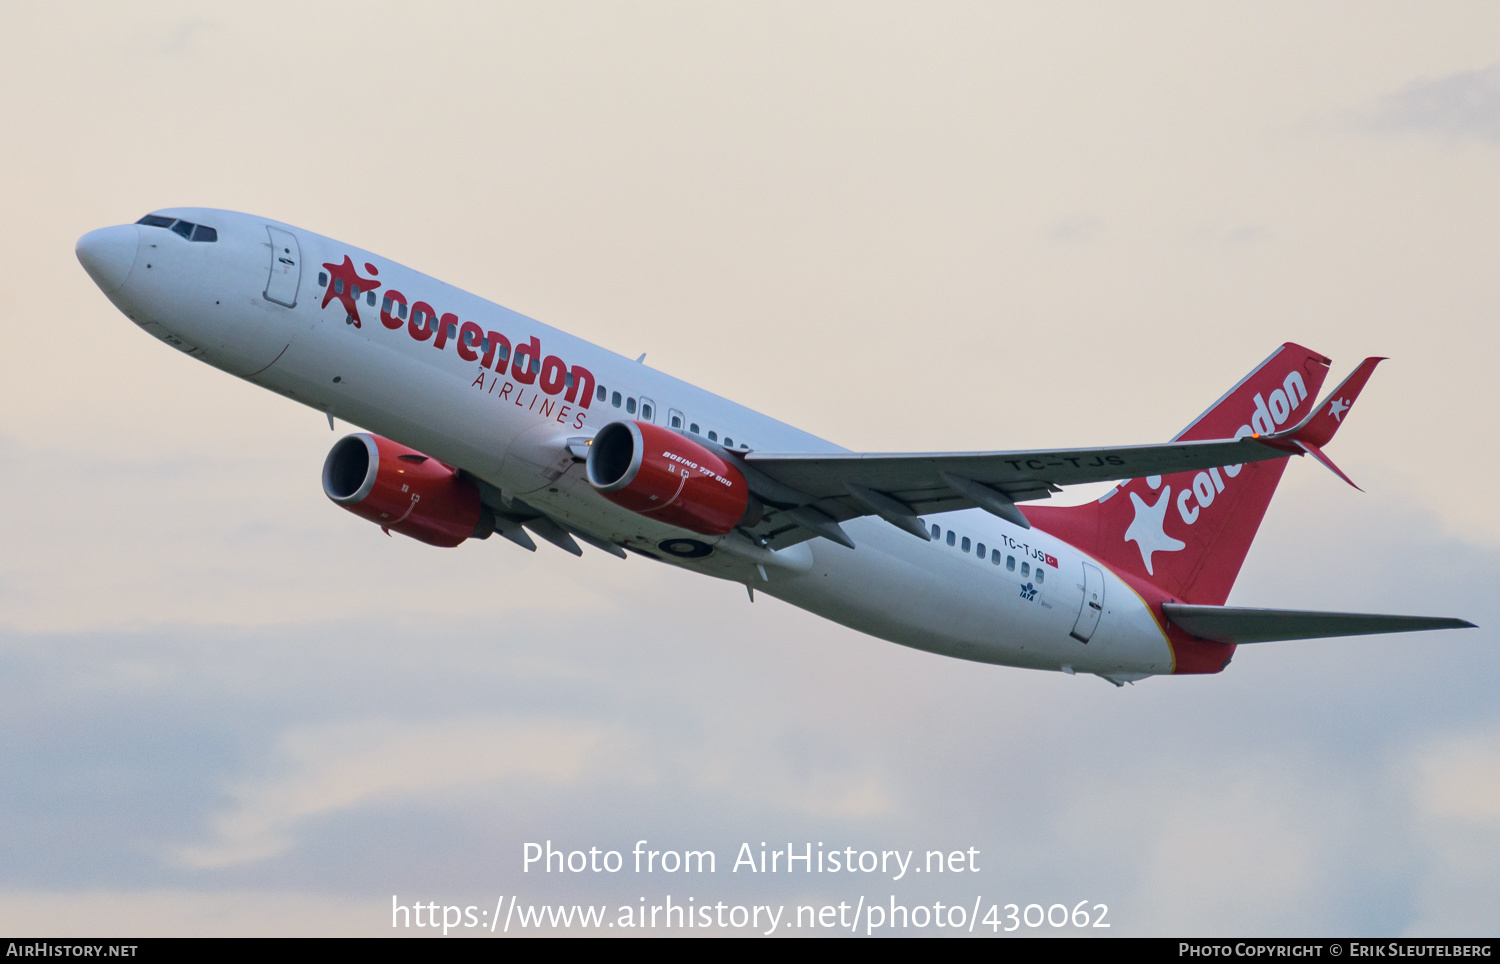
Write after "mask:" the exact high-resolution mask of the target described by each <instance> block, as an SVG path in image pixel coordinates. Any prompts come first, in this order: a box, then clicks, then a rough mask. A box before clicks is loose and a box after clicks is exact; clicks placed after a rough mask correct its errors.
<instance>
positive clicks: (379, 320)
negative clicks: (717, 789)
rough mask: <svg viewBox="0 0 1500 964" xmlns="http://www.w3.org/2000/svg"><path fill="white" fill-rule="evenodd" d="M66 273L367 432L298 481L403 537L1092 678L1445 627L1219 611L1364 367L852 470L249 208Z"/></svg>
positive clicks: (852, 460) (820, 445) (137, 316)
mask: <svg viewBox="0 0 1500 964" xmlns="http://www.w3.org/2000/svg"><path fill="white" fill-rule="evenodd" d="M78 259H79V260H80V261H81V262H82V263H83V266H84V268H85V269H86V270H87V271H88V273H89V276H90V277H91V278H93V280H94V282H95V283H96V284H97V285H98V286H99V288H100V289H101V290H102V291H103V292H104V294H105V295H106V296H107V297H108V298H109V300H110V301H112V302H113V303H114V304H115V306H116V307H118V308H119V309H120V310H121V311H122V312H124V313H125V315H126V316H127V317H128V318H130V320H131V321H133V322H135V323H136V324H137V325H139V326H140V327H141V328H143V329H144V330H145V331H147V332H149V333H151V334H152V335H154V336H156V337H157V338H159V339H161V340H162V341H165V342H166V343H168V344H169V345H171V346H173V347H174V348H176V349H178V350H179V351H182V352H186V353H187V354H189V355H192V356H194V357H195V358H199V359H202V360H203V361H205V362H207V363H208V364H210V365H213V366H214V367H216V368H220V369H222V370H224V371H226V372H229V373H230V374H232V375H236V376H238V377H240V378H244V379H247V380H249V381H251V382H254V383H255V384H257V385H260V386H262V387H264V388H268V389H270V390H271V391H274V392H278V393H280V394H282V395H285V396H287V397H288V398H290V399H293V400H294V401H298V402H301V403H302V404H304V405H308V406H311V407H312V408H315V409H317V410H319V411H321V412H325V413H327V415H328V418H329V424H330V425H332V423H333V417H334V416H335V415H336V416H338V417H339V418H341V419H344V420H345V421H348V422H351V423H353V424H356V425H361V426H364V427H365V428H366V429H368V431H365V432H359V433H356V434H353V435H349V436H347V437H345V438H342V439H340V440H339V441H338V442H337V443H335V444H334V446H333V449H332V451H330V452H329V454H328V458H327V460H326V461H325V462H324V464H323V490H324V491H325V492H326V493H327V495H328V497H329V498H330V499H331V500H333V501H334V502H335V503H337V504H338V505H340V506H343V507H344V508H346V509H348V510H349V511H350V512H353V513H354V514H355V515H358V516H360V517H362V518H364V519H367V520H369V521H370V522H373V523H375V524H376V525H378V526H380V527H381V528H383V529H385V530H386V532H387V533H389V532H393V531H394V532H399V533H401V534H402V535H405V536H410V537H411V538H413V539H418V540H420V541H422V542H426V543H428V544H430V545H434V546H456V545H458V544H459V543H461V542H463V541H464V540H466V539H484V538H488V537H489V536H490V535H492V534H498V535H500V536H503V537H504V538H506V539H508V540H510V541H511V542H514V543H517V544H519V545H521V546H524V547H525V548H527V549H535V548H536V545H535V543H534V542H533V541H532V537H533V536H535V537H537V538H540V539H543V540H545V541H547V542H550V543H552V544H554V545H556V546H559V547H561V548H562V549H565V550H566V551H568V552H571V553H573V554H575V555H577V554H581V552H582V549H581V548H580V547H579V545H578V544H579V543H580V542H582V543H585V544H587V545H590V546H593V547H595V548H597V549H600V550H602V551H604V552H608V553H611V554H613V555H616V556H619V557H621V558H624V557H625V555H626V552H627V551H629V552H633V553H636V554H639V555H642V556H646V557H649V558H651V559H655V560H658V561H661V562H665V563H669V564H671V565H674V566H680V567H682V568H684V569H690V570H693V571H695V572H699V573H703V574H704V575H709V576H716V577H718V578H720V579H729V580H733V581H736V582H740V583H744V584H745V585H746V586H748V587H750V588H751V597H752V598H753V597H754V590H757V589H759V590H761V591H762V592H765V593H767V594H769V595H772V596H776V597H778V598H780V599H783V600H785V601H787V602H789V603H791V604H793V605H795V606H799V607H801V608H803V609H806V610H809V611H810V612H814V613H817V614H818V615H820V616H824V617H826V618H828V619H832V620H834V621H836V622H839V623H842V624H844V625H845V626H849V627H852V628H854V629H858V630H860V631H862V632H865V633H869V634H870V635H872V636H878V637H880V638H882V639H887V640H890V641H892V642H896V643H900V644H902V645H905V646H912V647H916V648H917V649H924V650H929V651H931V652H934V653H942V654H945V655H948V656H956V657H959V658H962V659H970V660H977V661H979V662H985V663H1001V664H1005V665H1009V666H1023V667H1030V668H1032V669H1047V670H1061V671H1063V672H1065V673H1085V672H1086V673H1093V674H1096V675H1098V676H1102V677H1103V678H1105V679H1107V680H1109V681H1111V682H1113V683H1116V684H1121V683H1123V682H1125V681H1130V680H1137V679H1141V678H1144V677H1146V676H1152V675H1156V674H1161V673H1216V672H1218V671H1219V670H1221V669H1223V668H1224V667H1225V666H1226V665H1228V663H1229V660H1230V658H1231V657H1232V656H1233V655H1234V651H1235V646H1236V645H1237V644H1240V643H1258V642H1265V641H1269V640H1284V639H1308V638H1314V637H1322V636H1350V635H1360V634H1366V633H1389V632H1402V631H1407V630H1420V629H1440V628H1453V627H1460V626H1470V625H1472V624H1470V623H1467V622H1464V621H1463V620H1459V619H1444V618H1426V617H1416V616H1380V615H1369V614H1361V613H1326V612H1302V611H1292V610H1271V609H1242V608H1236V607H1229V606H1225V605H1224V602H1225V600H1226V599H1227V598H1228V596H1229V590H1230V587H1231V586H1232V585H1233V584H1234V580H1235V576H1236V575H1238V573H1239V571H1240V565H1241V564H1242V563H1243V561H1244V559H1245V555H1246V553H1247V552H1248V551H1249V549H1250V543H1251V540H1252V539H1253V538H1254V537H1255V532H1256V529H1257V528H1258V527H1259V525H1260V521H1261V518H1262V517H1263V516H1264V515H1265V511H1266V507H1267V506H1268V505H1269V504H1270V501H1271V496H1272V494H1273V493H1274V491H1275V489H1276V483H1277V482H1278V481H1279V480H1280V479H1281V473H1282V472H1283V471H1284V470H1285V468H1286V465H1287V458H1288V456H1290V455H1309V456H1311V457H1312V458H1313V459H1315V460H1317V461H1318V462H1321V463H1322V464H1323V465H1325V466H1327V467H1328V468H1329V469H1330V470H1332V471H1333V472H1335V473H1337V474H1338V475H1339V477H1340V478H1343V479H1345V481H1348V479H1347V477H1346V476H1344V474H1343V473H1342V472H1341V471H1339V469H1338V468H1337V467H1336V466H1335V465H1334V464H1333V462H1332V461H1330V460H1329V458H1328V456H1327V455H1326V454H1325V453H1324V448H1325V447H1326V446H1327V445H1328V443H1329V441H1330V440H1331V439H1332V438H1333V436H1334V433H1335V432H1337V431H1338V429H1339V427H1340V426H1341V425H1342V423H1343V419H1344V418H1345V417H1347V415H1348V413H1349V409H1350V406H1352V405H1353V404H1354V402H1355V400H1356V399H1357V398H1358V397H1359V393H1360V390H1361V389H1362V388H1364V385H1365V382H1366V381H1367V380H1368V379H1369V377H1370V374H1371V372H1372V371H1374V369H1375V366H1376V364H1377V363H1379V362H1380V361H1381V359H1379V358H1367V359H1365V360H1364V361H1363V362H1362V363H1360V365H1359V366H1358V367H1357V368H1355V370H1354V372H1353V374H1351V375H1350V376H1349V377H1348V378H1346V379H1345V380H1344V381H1343V382H1341V383H1340V384H1339V386H1338V387H1337V388H1335V389H1334V390H1333V391H1331V392H1329V393H1328V394H1327V396H1326V397H1324V399H1323V400H1322V401H1321V402H1316V404H1315V403H1314V402H1315V399H1316V397H1317V395H1318V392H1319V390H1320V389H1321V387H1322V385H1323V380H1324V377H1325V376H1326V375H1327V374H1328V364H1329V360H1328V359H1327V358H1324V357H1323V356H1322V355H1320V354H1318V353H1317V352H1315V351H1310V350H1308V349H1306V348H1303V347H1301V346H1300V345H1295V344H1291V343H1287V344H1284V345H1282V346H1281V347H1280V348H1277V349H1276V350H1275V351H1274V352H1272V353H1271V356H1270V357H1269V358H1267V359H1266V360H1265V361H1263V362H1261V363H1260V364H1259V365H1257V366H1256V367H1255V368H1254V370H1252V371H1251V372H1250V374H1249V375H1246V376H1245V378H1244V379H1243V380H1241V381H1240V383H1239V384H1237V385H1235V386H1234V387H1233V388H1231V389H1230V390H1229V392H1228V393H1227V394H1225V395H1224V397H1223V398H1221V399H1219V400H1218V401H1217V402H1215V403H1214V404H1213V405H1212V406H1211V407H1210V408H1209V409H1208V411H1206V412H1204V413H1203V414H1202V415H1200V416H1198V418H1196V419H1194V420H1193V422H1192V423H1191V424H1189V425H1188V427H1187V428H1185V429H1184V430H1183V431H1182V432H1181V433H1180V434H1178V436H1177V437H1176V438H1175V439H1173V440H1172V441H1170V442H1167V443H1165V444H1159V445H1135V446H1126V447H1115V448H1088V449H1068V450H1044V451H1029V452H1028V451H1020V452H951V453H919V454H869V453H862V452H848V451H845V450H843V449H841V448H839V447H838V446H836V445H832V444H830V443H828V442H825V441H823V440H822V439H819V438H815V437H813V436H811V435H809V434H807V433H806V432H801V431H798V430H797V429H795V428H792V427H791V426H789V425H784V424H782V423H781V422H777V421H775V420H774V419H771V418H768V417H766V416H764V415H761V414H759V413H758V412H754V411H751V410H750V409H747V408H744V407H742V406H740V405H736V404H734V403H733V402H730V401H727V400H725V399H723V398H720V397H718V396H717V395H713V394H711V393H709V392H706V391H704V390H702V389H700V388H695V387H694V386H692V385H689V384H687V383H686V382H682V381H678V380H677V379H675V378H672V377H670V376H668V375H664V374H662V373H661V372H657V371H653V370H651V369H649V368H647V367H646V366H645V365H643V364H639V363H638V361H633V360H631V359H628V358H624V357H622V356H620V355H616V354H614V353H613V352H609V351H606V350H604V349H602V348H599V347H597V346H595V345H592V344H590V343H588V342H585V341H582V340H581V339H578V338H574V337H573V336H571V335H568V334H566V333H564V332H561V331H558V330H557V329H555V328H549V327H547V326H546V325H544V324H542V323H540V322H538V321H534V320H532V319H531V318H527V317H526V316H524V315H519V314H517V313H515V312H514V311H510V310H508V309H506V308H502V307H500V306H499V305H496V304H492V303H491V302H488V301H485V300H483V299H481V298H477V297H475V296H474V295H471V294H468V293H467V292H464V291H460V290H458V289H457V288H453V287H451V286H449V285H446V284H443V283H442V282H440V281H437V280H435V279H433V278H430V277H428V276H427V275H424V274H419V273H417V272H415V271H412V270H410V269H408V268H405V267H402V266H401V265H399V264H394V263H392V262H390V261H387V260H385V259H384V258H381V257H378V256H376V255H374V254H371V253H370V252H367V251H361V250H359V249H358V248H353V247H350V246H349V245H346V244H343V243H342V242H339V241H334V240H332V239H330V238H325V237H321V236H319V235H316V234H311V233H309V232H307V231H303V230H301V229H299V228H294V227H291V226H290V225H286V224H281V223H279V222H276V221H268V220H265V219H264V218H256V217H250V216H249V215H245V214H236V213H233V212H230V211H218V210H211V209H204V208H173V209H170V210H164V211H159V212H157V213H154V214H148V215H146V216H145V217H143V218H141V219H140V221H138V222H136V223H135V224H125V225H118V226H115V227H108V228H102V229H100V230H98V231H92V232H90V233H88V234H86V235H84V236H83V237H82V238H81V239H79V241H78ZM1118 479H1124V480H1127V481H1125V482H1123V483H1121V484H1119V485H1117V486H1116V487H1115V488H1114V489H1113V490H1111V491H1110V492H1109V493H1108V494H1107V495H1105V496H1104V497H1103V498H1101V499H1099V500H1098V501H1097V502H1092V503H1089V504H1087V505H1082V506H1075V507H1055V506H1033V505H1026V506H1022V505H1020V504H1019V503H1025V502H1032V501H1035V500H1039V499H1046V498H1048V497H1049V496H1050V495H1051V494H1052V493H1054V492H1058V491H1060V489H1059V487H1060V486H1065V485H1076V484H1081V483H1086V482H1108V481H1114V480H1118ZM1350 484H1351V485H1352V484H1353V483H1352V482H1351V483H1350Z"/></svg>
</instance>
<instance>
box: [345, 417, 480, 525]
mask: <svg viewBox="0 0 1500 964" xmlns="http://www.w3.org/2000/svg"><path fill="white" fill-rule="evenodd" d="M323 492H324V494H325V495H327V496H328V498H330V499H332V500H333V501H334V502H336V503H338V504H339V505H341V506H343V507H344V508H346V509H348V510H349V511H350V512H353V513H354V514H355V515H357V516H359V517H360V518H362V519H368V520H369V521H371V522H373V523H375V524H376V525H378V526H380V527H381V528H382V529H385V530H387V531H395V532H399V533H401V534H402V535H404V536H411V537H412V538H413V539H416V540H418V541H419V542H425V543H427V544H428V545H431V546H443V547H444V548H452V547H453V546H456V545H458V544H459V543H461V542H463V541H464V540H465V539H469V538H476V539H484V538H488V536H489V535H490V533H491V532H493V531H494V529H495V517H494V514H493V513H491V512H490V510H489V509H487V508H486V507H485V506H484V505H483V503H481V502H480V500H479V487H478V486H477V485H475V484H474V482H473V481H472V480H470V479H467V478H464V477H463V476H462V475H459V474H458V472H456V471H454V469H453V468H451V467H450V466H447V465H444V464H443V463H442V462H439V461H438V460H437V459H434V458H429V457H428V456H426V455H423V454H422V453H421V452H418V451H416V450H415V449H409V448H407V447H406V446H404V445H400V444H398V443H396V442H392V441H391V440H390V439H387V438H381V437H380V436H379V435H371V434H368V433H364V432H361V433H359V434H357V435H347V436H345V437H344V438H341V439H339V440H338V442H336V443H334V446H333V449H332V450H331V451H330V452H329V453H328V458H327V459H326V460H325V461H324V462H323Z"/></svg>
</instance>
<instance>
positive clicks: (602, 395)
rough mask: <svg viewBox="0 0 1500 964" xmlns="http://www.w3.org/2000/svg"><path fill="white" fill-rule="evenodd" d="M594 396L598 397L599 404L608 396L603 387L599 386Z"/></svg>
mask: <svg viewBox="0 0 1500 964" xmlns="http://www.w3.org/2000/svg"><path fill="white" fill-rule="evenodd" d="M596 394H597V395H598V398H599V401H601V402H602V401H604V399H605V398H607V397H608V396H609V392H608V391H606V390H605V388H604V386H603V385H600V386H599V391H598V392H597V393H596Z"/></svg>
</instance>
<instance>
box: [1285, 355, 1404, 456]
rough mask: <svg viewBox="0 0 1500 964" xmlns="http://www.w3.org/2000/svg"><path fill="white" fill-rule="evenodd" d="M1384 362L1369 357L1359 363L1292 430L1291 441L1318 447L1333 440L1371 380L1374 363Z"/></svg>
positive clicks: (1382, 359)
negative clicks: (1355, 401) (1334, 434)
mask: <svg viewBox="0 0 1500 964" xmlns="http://www.w3.org/2000/svg"><path fill="white" fill-rule="evenodd" d="M1383 361H1385V359H1384V358H1366V359H1365V360H1364V361H1362V362H1360V363H1359V367H1358V368H1356V369H1354V371H1352V372H1350V374H1349V377H1348V378H1346V379H1344V380H1343V381H1342V382H1340V383H1339V387H1338V388H1335V389H1334V390H1333V391H1331V392H1329V393H1328V394H1327V395H1325V396H1323V401H1321V402H1319V403H1318V407H1317V408H1315V409H1313V412H1312V414H1311V415H1309V416H1308V417H1307V418H1306V419H1304V420H1303V422H1302V424H1301V425H1298V426H1297V427H1296V428H1294V429H1293V430H1292V432H1291V438H1292V440H1293V441H1297V442H1303V443H1305V444H1307V445H1311V446H1313V447H1314V448H1319V449H1321V448H1322V447H1323V446H1325V445H1327V444H1328V443H1329V441H1331V440H1332V439H1333V433H1335V432H1337V431H1338V430H1339V426H1340V425H1342V424H1343V421H1344V415H1346V414H1347V413H1348V411H1349V409H1351V408H1353V407H1354V400H1355V399H1357V398H1359V393H1360V391H1361V389H1363V388H1364V387H1365V382H1367V381H1369V380H1370V374H1371V373H1372V372H1374V371H1375V366H1376V365H1378V364H1380V363H1381V362H1383Z"/></svg>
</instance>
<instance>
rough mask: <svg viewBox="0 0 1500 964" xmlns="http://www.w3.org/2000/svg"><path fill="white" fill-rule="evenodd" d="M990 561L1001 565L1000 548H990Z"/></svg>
mask: <svg viewBox="0 0 1500 964" xmlns="http://www.w3.org/2000/svg"><path fill="white" fill-rule="evenodd" d="M990 562H992V563H994V564H995V565H997V566H998V565H1000V550H999V549H991V550H990Z"/></svg>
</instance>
